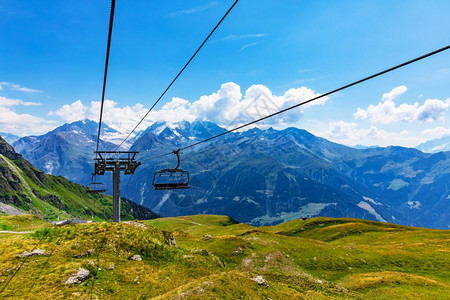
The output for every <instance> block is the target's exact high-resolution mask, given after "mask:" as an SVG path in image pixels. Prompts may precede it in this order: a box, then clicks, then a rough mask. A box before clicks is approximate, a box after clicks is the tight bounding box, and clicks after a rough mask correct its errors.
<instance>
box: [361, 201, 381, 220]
mask: <svg viewBox="0 0 450 300" xmlns="http://www.w3.org/2000/svg"><path fill="white" fill-rule="evenodd" d="M358 207H360V208H362V209H364V210H365V211H367V212H369V213H370V214H371V215H373V216H374V217H375V218H376V219H377V220H378V221H380V222H387V221H386V220H385V219H383V217H381V215H380V214H379V213H377V211H376V210H375V209H373V207H372V206H370V204H369V203H367V202H364V201H361V202H359V203H358Z"/></svg>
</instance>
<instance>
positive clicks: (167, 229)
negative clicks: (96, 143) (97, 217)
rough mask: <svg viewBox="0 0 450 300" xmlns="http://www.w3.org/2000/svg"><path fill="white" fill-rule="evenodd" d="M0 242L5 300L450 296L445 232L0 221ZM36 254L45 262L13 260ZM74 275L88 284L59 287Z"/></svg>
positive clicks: (361, 226) (314, 224) (309, 225)
mask: <svg viewBox="0 0 450 300" xmlns="http://www.w3.org/2000/svg"><path fill="white" fill-rule="evenodd" d="M1 231H5V232H2V233H0V298H5V299H67V298H77V299H413V298H414V299H446V298H447V297H448V291H449V290H450V247H449V246H450V232H449V231H445V230H431V229H423V228H412V227H405V226H399V225H394V224H388V223H379V222H373V221H365V220H358V219H333V218H313V219H308V220H295V221H291V222H286V223H282V224H279V225H277V226H271V227H252V226H250V225H248V224H238V223H237V222H235V221H234V220H233V219H231V218H229V217H226V216H215V215H198V216H188V217H176V218H160V219H154V220H148V221H142V222H128V223H126V222H123V223H105V222H99V223H91V224H77V225H68V226H64V227H60V228H56V227H53V226H52V225H49V224H47V223H45V222H43V221H41V220H39V219H37V218H34V217H32V216H15V217H9V216H2V217H0V232H1ZM6 231H8V232H6ZM11 231H12V232H11ZM171 236H173V237H174V238H175V240H176V243H177V246H176V247H173V246H171V245H170V240H171ZM33 249H42V250H44V252H45V254H44V255H39V256H30V257H28V258H22V257H18V256H17V255H19V254H21V253H23V252H24V251H28V252H30V251H31V250H33ZM135 254H139V255H140V256H141V258H142V260H141V261H135V260H130V257H132V256H133V255H135ZM80 268H84V269H86V270H89V272H90V277H89V278H88V279H87V280H86V281H85V282H83V283H81V284H76V285H74V284H67V285H66V284H64V283H65V281H66V280H67V279H68V278H69V277H70V276H72V275H73V274H74V273H76V272H77V270H78V269H80ZM257 276H262V277H263V278H264V280H265V281H266V282H267V284H268V286H265V285H259V284H258V283H257V282H256V281H255V280H254V279H255V278H256V277H257Z"/></svg>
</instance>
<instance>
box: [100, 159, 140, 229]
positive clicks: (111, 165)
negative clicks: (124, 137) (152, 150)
mask: <svg viewBox="0 0 450 300" xmlns="http://www.w3.org/2000/svg"><path fill="white" fill-rule="evenodd" d="M138 153H139V152H137V151H95V159H94V160H95V170H94V175H105V172H106V171H111V172H112V173H113V222H120V172H121V171H124V173H125V175H132V174H134V171H135V170H136V168H137V167H138V166H140V165H141V163H140V162H138V161H136V160H135V157H136V154H138Z"/></svg>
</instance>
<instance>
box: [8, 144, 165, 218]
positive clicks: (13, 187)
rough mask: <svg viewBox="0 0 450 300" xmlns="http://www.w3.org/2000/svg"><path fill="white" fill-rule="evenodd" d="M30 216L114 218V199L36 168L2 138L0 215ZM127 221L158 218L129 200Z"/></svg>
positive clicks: (124, 203) (125, 207)
mask: <svg viewBox="0 0 450 300" xmlns="http://www.w3.org/2000/svg"><path fill="white" fill-rule="evenodd" d="M7 212H9V213H8V214H19V213H24V212H26V213H31V214H34V215H36V216H39V217H40V218H42V219H45V220H57V219H70V218H73V217H77V218H83V219H94V220H110V219H111V218H112V198H111V197H110V196H105V195H101V194H100V195H96V194H88V193H87V192H86V188H85V187H83V186H81V185H79V184H75V183H72V182H70V181H68V180H67V179H65V178H64V177H62V176H52V175H48V174H45V173H43V172H42V171H40V170H38V169H36V168H35V167H34V166H33V165H31V164H30V163H29V162H28V161H27V160H25V159H24V158H23V157H22V155H20V154H18V153H16V152H15V151H14V149H13V148H12V147H11V146H10V145H9V144H8V143H6V142H5V141H4V140H3V139H2V138H1V137H0V215H1V214H5V213H7ZM121 212H122V215H123V218H124V219H135V218H138V219H149V218H155V217H156V216H157V215H156V214H154V213H153V212H152V211H150V210H149V209H147V208H145V207H143V206H140V205H138V204H136V203H134V202H132V201H129V200H127V199H123V200H122V210H121Z"/></svg>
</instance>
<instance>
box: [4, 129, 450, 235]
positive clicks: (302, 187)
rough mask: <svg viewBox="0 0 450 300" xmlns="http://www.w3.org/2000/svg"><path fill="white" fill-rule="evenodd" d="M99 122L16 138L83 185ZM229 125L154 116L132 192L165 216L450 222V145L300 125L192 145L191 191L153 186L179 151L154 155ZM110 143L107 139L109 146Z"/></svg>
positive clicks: (138, 145)
mask: <svg viewBox="0 0 450 300" xmlns="http://www.w3.org/2000/svg"><path fill="white" fill-rule="evenodd" d="M97 126H98V125H96V123H95V122H93V121H79V122H75V123H71V124H65V125H63V126H62V127H60V128H57V129H55V130H53V131H52V132H49V133H47V134H46V135H43V136H37V137H26V138H22V139H20V140H18V141H16V142H15V143H14V144H13V145H14V147H15V148H16V150H17V151H18V152H20V153H22V154H23V155H24V157H25V158H27V159H28V160H30V161H31V162H32V163H33V164H35V165H36V166H38V167H39V168H41V169H43V170H44V171H46V172H48V173H50V172H51V173H52V174H56V175H63V176H65V177H67V178H69V179H71V180H73V181H75V182H78V183H82V184H86V183H87V182H89V180H90V172H91V171H92V164H93V163H92V158H93V149H94V144H93V141H94V140H95V139H93V137H95V129H96V128H97ZM223 131H225V129H224V128H221V127H219V126H217V125H216V124H214V123H211V122H193V123H189V122H179V123H175V124H169V123H163V122H157V123H154V124H153V125H151V126H150V127H149V128H147V129H146V130H145V131H143V132H141V133H140V134H139V135H138V136H137V137H136V138H135V139H134V141H133V144H132V146H131V150H133V151H140V154H139V156H138V157H137V158H138V160H141V161H142V165H141V166H140V167H139V168H138V169H137V171H136V173H135V175H133V177H132V178H131V179H130V180H129V181H128V180H125V179H126V178H124V180H123V182H122V186H123V187H122V190H123V191H124V192H125V193H126V195H125V196H126V197H127V198H130V199H132V200H133V201H135V202H137V203H139V204H141V205H144V206H146V207H148V208H150V209H152V210H154V211H155V212H157V213H159V214H161V215H163V216H177V215H186V214H205V213H209V214H224V215H229V216H231V217H233V218H235V219H236V220H238V221H240V222H248V223H251V224H253V225H269V224H277V223H280V222H283V221H288V220H292V219H295V218H299V217H313V216H329V217H355V218H365V219H370V220H377V221H388V222H394V223H399V224H403V225H412V226H424V227H431V228H449V226H450V221H449V220H450V208H449V205H448V201H449V199H450V195H449V189H448V183H449V182H450V152H438V153H424V152H421V151H419V150H417V149H412V148H404V147H386V148H381V147H375V148H367V149H355V148H350V147H346V146H343V145H339V144H336V143H333V142H330V141H328V140H326V139H323V138H320V137H316V136H314V135H312V134H311V133H309V132H307V131H305V130H301V129H297V128H287V129H284V130H274V129H272V128H269V129H266V130H261V129H258V128H253V129H251V130H248V131H245V132H235V133H230V134H228V135H226V136H223V137H221V138H219V139H216V140H214V141H212V142H210V143H204V144H201V145H199V146H196V147H195V148H192V149H189V150H186V151H185V152H184V153H182V156H181V168H183V169H186V170H188V171H189V172H190V174H191V189H189V190H171V191H155V190H153V188H152V178H153V174H154V172H155V171H156V170H159V169H164V168H173V167H175V165H176V156H175V155H173V156H165V157H164V158H160V159H152V158H154V157H155V156H157V155H160V154H163V153H167V152H170V151H173V150H175V149H177V148H180V147H183V146H186V145H189V144H192V143H195V142H196V141H200V140H203V139H205V138H208V137H210V136H213V135H216V134H218V133H221V132H223ZM112 147H114V144H112V143H109V142H102V145H101V148H102V149H103V150H107V149H111V148H112ZM106 180H108V178H106Z"/></svg>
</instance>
